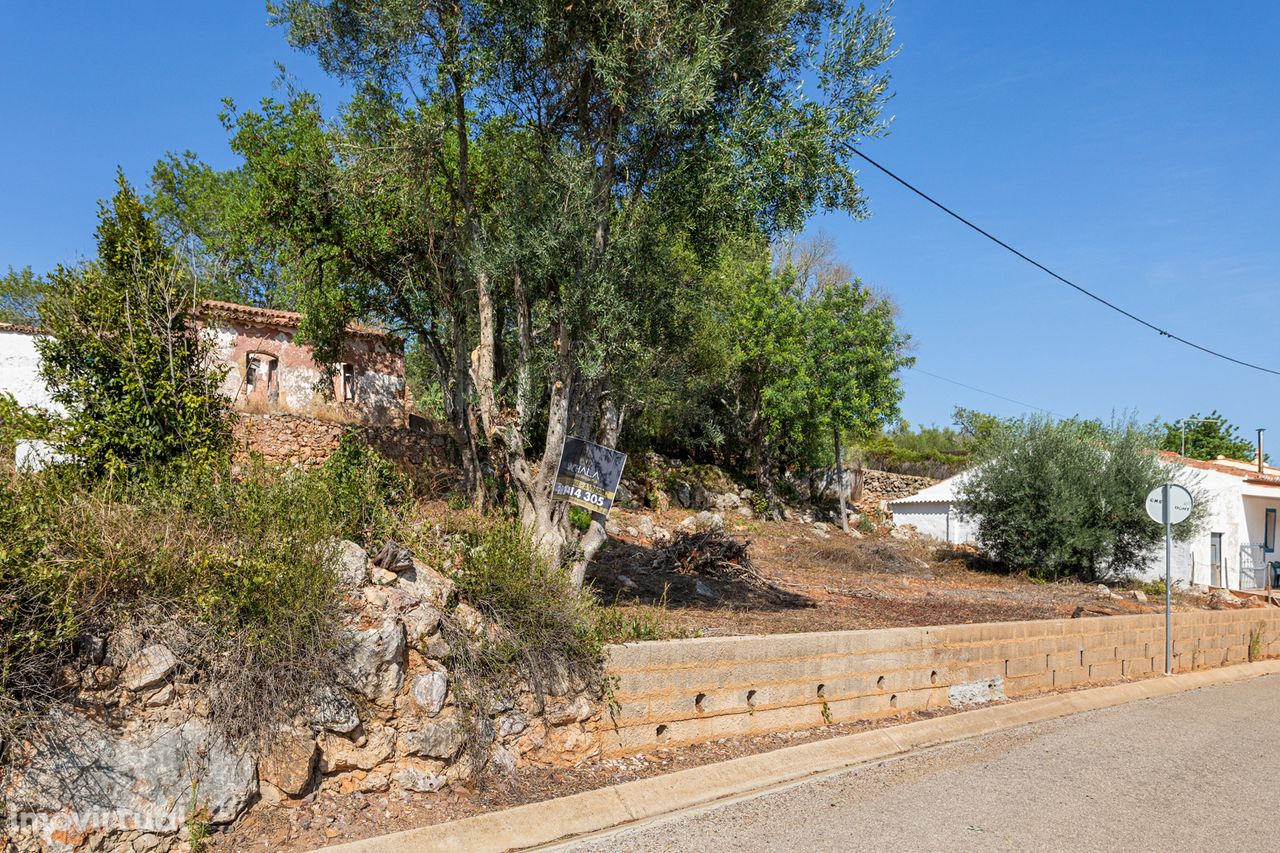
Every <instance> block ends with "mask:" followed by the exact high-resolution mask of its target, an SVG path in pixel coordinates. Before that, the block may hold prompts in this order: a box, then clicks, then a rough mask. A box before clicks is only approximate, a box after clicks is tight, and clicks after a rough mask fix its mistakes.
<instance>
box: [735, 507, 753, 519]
mask: <svg viewBox="0 0 1280 853" xmlns="http://www.w3.org/2000/svg"><path fill="white" fill-rule="evenodd" d="M738 515H740V516H742V517H743V518H754V517H755V511H754V510H752V509H751V507H749V506H747V505H746V504H743V505H742V506H740V507H738Z"/></svg>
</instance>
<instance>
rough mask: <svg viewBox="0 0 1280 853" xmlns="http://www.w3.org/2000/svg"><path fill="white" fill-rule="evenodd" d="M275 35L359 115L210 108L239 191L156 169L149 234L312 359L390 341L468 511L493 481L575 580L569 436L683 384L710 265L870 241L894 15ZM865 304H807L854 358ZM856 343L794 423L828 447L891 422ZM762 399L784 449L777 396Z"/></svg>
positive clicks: (735, 9)
mask: <svg viewBox="0 0 1280 853" xmlns="http://www.w3.org/2000/svg"><path fill="white" fill-rule="evenodd" d="M270 9H271V16H272V21H273V22H274V23H276V24H278V25H280V26H283V27H284V28H286V30H287V33H288V37H289V40H290V42H291V43H292V44H293V45H295V46H296V47H298V48H300V49H302V50H304V51H307V52H309V53H311V54H313V55H314V56H315V57H316V58H317V59H318V60H319V61H320V63H321V65H322V66H323V67H324V68H325V70H326V71H328V72H329V73H331V74H333V75H335V76H337V77H339V78H341V79H343V80H345V81H348V82H350V83H351V84H352V86H353V88H354V91H355V95H354V96H353V97H352V98H351V100H350V101H349V102H347V103H346V104H344V105H343V106H342V107H341V109H340V110H338V111H337V112H336V113H335V114H333V115H326V113H325V112H324V111H323V110H322V108H321V105H320V103H319V102H318V100H317V99H316V98H315V97H314V96H312V95H310V94H308V93H305V92H296V91H290V92H287V93H286V96H285V97H284V98H283V99H281V100H271V99H268V100H266V101H264V102H263V103H262V104H261V105H260V106H259V107H258V108H257V109H255V110H250V111H240V110H237V109H235V108H234V106H232V107H229V109H228V112H227V114H226V116H225V121H226V124H227V127H228V130H229V132H230V133H231V137H232V147H233V148H234V149H235V150H236V151H237V152H238V153H239V154H240V155H241V156H242V157H243V159H244V164H243V166H242V167H241V168H239V169H236V170H233V171H232V172H231V173H215V172H213V171H211V170H209V169H208V168H207V167H205V166H203V165H202V164H200V163H199V162H198V161H196V160H194V159H193V158H190V157H185V156H183V157H177V158H171V159H170V160H169V161H167V162H165V163H162V164H160V166H159V167H158V168H157V172H156V176H155V177H156V181H155V183H156V187H157V191H158V196H160V198H159V199H158V200H157V202H156V209H157V211H158V212H159V213H160V214H161V219H162V221H163V222H164V223H165V224H166V227H169V226H172V228H173V229H174V230H175V231H176V232H177V235H178V236H179V237H185V239H188V240H189V241H190V242H191V244H192V245H194V246H196V247H197V248H198V249H199V250H200V251H201V252H203V253H204V255H205V256H206V258H207V259H208V261H207V262H208V264H209V265H210V267H211V268H214V269H216V270H218V276H219V277H218V281H219V282H220V284H219V286H222V287H227V288H232V289H236V288H238V289H239V290H240V291H241V292H242V293H245V294H248V295H250V296H252V297H253V298H255V299H259V300H265V301H269V302H272V303H273V304H289V305H294V306H296V307H297V308H298V309H299V310H301V311H302V312H303V314H304V317H305V319H304V323H303V326H302V333H303V335H304V336H305V337H306V338H308V339H309V340H310V341H311V342H312V343H314V344H315V346H316V347H317V352H318V356H319V357H320V358H321V359H324V358H325V357H326V354H331V353H332V352H333V351H334V350H335V348H336V344H337V341H338V339H339V336H340V333H341V330H342V328H343V326H344V324H346V323H347V322H349V321H352V320H372V321H375V322H381V323H383V324H385V325H387V326H388V327H390V328H393V329H395V330H398V331H401V332H403V333H405V334H406V335H408V336H409V337H410V338H411V340H412V342H413V344H414V346H415V347H417V348H419V349H420V352H421V353H423V354H424V356H425V361H426V362H427V363H429V365H430V368H431V372H432V373H433V374H434V380H435V385H436V387H437V388H438V389H439V396H438V400H439V405H440V407H441V413H442V415H443V416H444V418H445V419H446V420H447V422H448V423H449V425H450V427H451V430H452V432H453V434H454V437H455V439H456V441H457V444H458V446H459V448H460V450H461V452H462V457H463V459H464V462H465V470H466V477H467V485H468V488H469V489H470V490H471V491H472V493H473V494H474V495H475V497H476V499H477V500H478V501H483V500H485V499H486V498H487V497H488V495H486V492H487V491H489V490H490V489H491V486H488V485H486V479H485V478H484V477H483V476H482V472H483V471H484V470H486V469H487V468H488V467H490V466H491V467H492V468H493V470H494V471H495V472H496V473H497V474H498V475H499V476H498V480H499V487H500V488H505V489H509V490H510V491H511V492H512V493H513V494H514V495H515V498H516V501H517V503H518V505H519V507H520V513H521V516H522V518H523V519H524V522H525V524H526V526H527V527H528V528H529V529H530V530H531V531H532V532H533V534H534V537H535V540H536V541H538V542H539V543H540V545H541V546H542V547H543V548H544V550H546V551H547V552H548V553H550V554H552V555H553V556H556V557H557V558H558V557H560V556H563V555H567V554H569V553H570V552H573V551H575V549H576V551H577V553H579V554H580V555H582V556H589V555H590V553H591V551H592V550H593V548H594V547H596V546H597V545H598V543H599V542H600V541H602V540H603V523H602V519H596V521H595V523H594V525H593V527H592V529H591V530H590V531H589V532H588V533H587V536H586V538H585V539H584V540H583V541H582V542H580V543H576V544H575V543H574V542H573V541H572V533H571V531H570V529H569V526H568V524H567V513H566V510H565V508H564V507H563V506H562V505H560V504H557V503H555V502H553V501H552V500H551V490H552V485H553V480H554V469H555V462H556V459H557V458H558V454H559V451H560V446H561V443H562V441H563V439H564V437H565V436H566V435H568V434H573V435H578V436H582V437H587V438H594V439H595V440H598V441H601V442H602V443H605V444H608V445H613V444H615V443H616V441H617V439H618V436H619V434H620V432H621V429H622V426H623V423H624V422H625V417H626V415H627V414H628V413H634V412H636V411H639V410H641V409H642V408H644V407H646V406H647V405H648V404H649V403H651V402H652V401H653V400H655V399H659V398H661V397H662V396H663V395H664V394H670V393H671V388H672V386H671V385H670V384H668V383H669V381H679V380H680V379H681V377H682V374H683V375H684V376H686V377H687V375H688V373H687V371H688V367H689V362H688V361H687V360H685V359H683V358H681V357H678V356H681V355H688V352H687V351H685V352H684V353H680V350H681V343H680V341H681V339H682V337H683V336H684V335H685V334H686V333H688V332H689V331H690V329H689V327H687V326H681V325H679V324H680V323H681V322H683V321H686V320H688V319H689V318H690V317H697V316H704V315H705V312H704V311H703V309H704V308H705V307H706V305H707V301H708V299H709V298H711V297H712V296H713V294H712V292H711V288H710V285H709V284H708V282H709V281H710V280H711V279H712V278H714V272H715V270H716V269H717V267H718V266H719V265H720V264H721V263H722V259H723V257H724V253H725V250H726V248H727V247H730V246H732V245H734V244H738V243H741V242H742V241H744V240H745V241H748V242H749V241H752V240H763V241H765V242H768V241H771V240H774V239H776V238H778V237H780V236H782V235H784V234H786V233H789V232H793V231H795V230H796V229H798V228H800V227H801V226H802V225H803V224H804V223H805V221H806V220H807V218H808V217H809V215H810V214H811V213H813V212H814V211H816V210H819V209H835V210H843V211H846V212H848V213H850V214H852V215H854V216H863V215H865V213H866V199H865V197H864V195H863V193H862V191H861V188H860V187H859V186H858V183H857V181H856V174H855V172H854V170H853V168H852V167H851V164H850V162H849V158H850V155H849V153H848V151H847V148H846V146H847V144H848V143H854V142H857V141H859V140H860V139H864V138H866V137H868V136H873V135H877V134H879V133H881V132H883V130H884V128H885V121H884V119H883V118H882V116H881V108H882V106H883V103H884V101H885V98H886V97H887V90H888V76H887V73H886V71H885V70H884V65H885V63H886V62H887V61H888V59H889V58H890V57H891V56H892V54H893V45H892V41H893V29H892V25H891V23H890V19H889V17H888V14H887V12H886V11H884V10H880V11H869V10H867V9H866V8H864V7H862V6H858V7H856V8H847V7H846V6H845V5H844V4H842V3H837V2H831V0H802V1H801V2H795V0H785V1H784V0H718V2H710V3H704V2H697V3H691V2H675V3H661V4H658V5H657V6H655V5H654V4H653V3H650V2H639V0H606V1H605V2H600V3H589V4H574V3H569V4H565V3H538V2H530V1H529V0H516V1H515V2H449V3H435V2H428V3H423V4H377V5H371V4H367V3H362V2H354V0H329V2H316V1H315V0H287V1H286V2H282V3H279V4H275V5H272V6H271V7H270ZM873 302H874V300H871V299H870V298H869V297H868V296H867V295H866V294H865V293H864V292H863V290H862V289H861V288H859V287H858V286H856V285H855V284H853V283H849V286H848V288H846V289H844V290H840V289H839V288H832V289H830V290H829V292H827V293H826V295H821V296H819V297H818V298H817V303H819V304H824V305H825V306H826V307H825V308H824V309H823V310H827V311H830V312H835V313H838V312H840V311H844V312H857V313H858V317H859V322H860V323H861V324H862V325H861V326H859V328H862V329H863V331H864V332H865V331H866V329H867V328H868V324H870V325H871V326H874V325H875V324H877V323H881V324H883V320H884V319H885V317H882V316H881V315H880V314H878V313H877V310H878V309H876V308H875V306H874V305H873ZM760 310H773V309H771V308H765V307H763V306H762V307H761V309H760ZM781 310H783V311H784V313H785V312H787V311H791V310H793V309H792V308H785V307H784V308H783V309H781ZM796 310H798V309H796ZM815 310H816V309H815ZM782 319H785V318H782ZM833 331H834V330H833ZM841 331H843V330H841ZM719 333H720V332H713V334H719ZM891 334H893V333H891ZM864 338H865V335H863V336H860V337H859V341H863V343H862V344H860V345H859V346H860V347H861V348H856V347H855V349H854V351H853V352H852V353H850V354H847V355H846V354H843V353H841V354H835V353H834V352H833V353H832V357H831V359H830V360H829V363H830V364H831V365H832V367H831V369H832V370H835V369H837V367H836V365H838V364H841V363H847V364H846V366H848V367H855V366H856V367H858V368H859V369H863V370H864V372H865V373H866V381H867V383H868V384H867V386H866V388H849V387H845V388H840V387H839V383H836V382H828V383H826V384H825V385H824V390H823V391H822V394H825V395H827V396H826V397H824V398H822V399H821V400H819V399H817V398H814V399H813V400H809V401H808V402H807V403H806V405H811V406H815V407H823V408H825V411H826V412H827V415H826V417H827V418H828V419H829V420H831V422H832V423H833V425H835V426H839V427H840V428H852V426H850V425H852V424H853V423H854V421H855V420H858V419H861V418H864V417H869V418H872V419H875V418H877V417H879V416H880V413H882V412H884V411H889V410H890V409H892V407H893V405H896V403H895V404H890V406H889V409H885V408H884V407H885V405H886V403H885V400H886V399H889V398H892V396H893V395H892V393H890V394H888V396H887V397H886V394H885V393H884V392H885V390H886V387H880V388H877V387H875V384H876V383H877V382H881V381H882V379H881V378H880V376H879V373H877V371H878V370H880V368H881V366H882V362H883V359H880V357H879V356H877V355H875V353H873V352H872V351H873V350H875V349H876V348H875V346H874V345H868V344H867V343H866V342H865V340H864ZM833 340H834V338H833ZM747 345H748V346H749V344H747ZM837 345H840V346H843V345H844V342H837ZM868 346H870V349H868ZM891 349H892V347H891ZM839 359H843V360H844V361H843V362H841V361H839ZM890 360H892V359H890ZM890 372H891V371H890ZM855 381H861V380H860V379H859V380H855ZM883 381H885V382H889V383H892V380H891V379H884V380H883ZM768 394H769V396H770V399H771V409H772V410H776V411H777V412H778V413H779V414H778V416H777V417H778V419H777V420H776V423H777V424H779V425H781V424H782V423H783V421H782V419H781V418H782V417H783V416H784V413H785V411H786V410H787V409H788V407H791V406H793V405H798V403H795V402H788V401H787V400H786V399H784V398H786V397H787V396H788V395H796V389H795V388H784V387H781V386H780V385H777V384H775V385H774V386H773V387H772V388H771V389H770V390H769V391H768ZM804 396H805V395H804V394H803V393H801V394H799V395H798V396H795V399H796V400H800V399H801V398H803V397H804ZM578 565H579V567H581V565H582V561H581V560H579V561H578Z"/></svg>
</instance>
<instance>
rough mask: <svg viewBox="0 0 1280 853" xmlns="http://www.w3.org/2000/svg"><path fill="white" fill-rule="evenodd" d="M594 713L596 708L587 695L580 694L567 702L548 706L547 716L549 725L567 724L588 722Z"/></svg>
mask: <svg viewBox="0 0 1280 853" xmlns="http://www.w3.org/2000/svg"><path fill="white" fill-rule="evenodd" d="M594 713H595V709H594V708H592V707H591V703H590V702H589V701H587V697H585V696H579V697H577V698H576V699H574V700H573V701H572V702H569V703H567V704H562V705H555V706H553V707H551V708H548V709H547V712H546V715H545V716H546V721H547V725H549V726H567V725H569V724H570V723H582V722H586V721H587V720H589V719H591V715H592V714H594Z"/></svg>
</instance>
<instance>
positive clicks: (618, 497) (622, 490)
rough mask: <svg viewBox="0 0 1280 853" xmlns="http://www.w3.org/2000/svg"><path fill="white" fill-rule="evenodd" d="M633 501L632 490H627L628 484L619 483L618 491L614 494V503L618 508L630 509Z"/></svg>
mask: <svg viewBox="0 0 1280 853" xmlns="http://www.w3.org/2000/svg"><path fill="white" fill-rule="evenodd" d="M632 501H633V498H632V496H631V489H629V488H627V484H626V483H618V490H617V491H616V492H614V493H613V502H614V503H615V504H616V505H618V506H624V507H630V506H631V504H632Z"/></svg>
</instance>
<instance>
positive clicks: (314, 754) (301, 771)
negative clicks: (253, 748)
mask: <svg viewBox="0 0 1280 853" xmlns="http://www.w3.org/2000/svg"><path fill="white" fill-rule="evenodd" d="M319 756H320V748H319V747H318V746H317V745H316V739H315V738H314V737H312V736H311V733H310V732H302V731H288V732H281V733H279V734H278V735H277V736H276V737H275V738H274V739H273V741H272V743H271V746H270V748H269V749H268V751H267V753H266V754H265V755H263V756H261V757H260V758H259V759H258V776H259V778H261V779H265V780H266V781H268V782H270V783H271V784H272V785H275V786H276V787H277V788H279V789H280V790H281V791H283V792H284V793H286V794H288V795H289V796H291V797H297V796H299V795H301V794H304V793H306V791H307V788H309V787H311V777H312V776H313V775H314V774H315V769H316V759H317V758H319Z"/></svg>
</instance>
